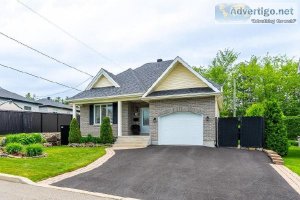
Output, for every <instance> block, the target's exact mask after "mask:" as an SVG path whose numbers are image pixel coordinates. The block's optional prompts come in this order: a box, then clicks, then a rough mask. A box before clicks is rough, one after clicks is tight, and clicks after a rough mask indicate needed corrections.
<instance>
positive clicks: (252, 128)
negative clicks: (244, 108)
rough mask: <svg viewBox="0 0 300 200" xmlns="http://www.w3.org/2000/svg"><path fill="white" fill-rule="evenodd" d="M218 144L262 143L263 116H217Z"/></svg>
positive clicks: (258, 144) (247, 145)
mask: <svg viewBox="0 0 300 200" xmlns="http://www.w3.org/2000/svg"><path fill="white" fill-rule="evenodd" d="M217 120H218V137H217V139H218V146H221V147H237V146H238V143H239V141H240V146H241V147H257V148H261V147H263V145H264V130H265V127H264V118H262V117H241V118H238V117H228V118H218V119H217Z"/></svg>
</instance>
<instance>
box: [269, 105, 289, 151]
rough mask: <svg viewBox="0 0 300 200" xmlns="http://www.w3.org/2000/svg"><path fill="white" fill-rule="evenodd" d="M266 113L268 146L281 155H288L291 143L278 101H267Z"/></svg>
mask: <svg viewBox="0 0 300 200" xmlns="http://www.w3.org/2000/svg"><path fill="white" fill-rule="evenodd" d="M264 115H265V127H266V129H265V139H266V147H267V148H269V149H272V150H273V151H276V152H277V153H278V154H279V155H281V156H283V155H287V153H288V146H289V144H288V139H287V133H286V127H285V125H284V122H283V114H282V111H281V109H280V107H279V105H278V103H277V101H275V100H272V101H268V102H266V104H265V114H264Z"/></svg>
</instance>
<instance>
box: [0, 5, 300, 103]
mask: <svg viewBox="0 0 300 200" xmlns="http://www.w3.org/2000/svg"><path fill="white" fill-rule="evenodd" d="M21 1H22V2H24V3H25V4H27V5H28V6H30V7H32V8H33V9H34V10H36V11H37V12H39V13H41V14H42V15H44V16H46V17H47V18H49V19H50V20H52V21H54V22H55V23H57V24H58V25H59V26H61V27H63V28H64V29H66V30H67V31H69V32H70V33H72V34H73V35H75V36H76V37H78V38H80V39H81V40H82V41H84V42H85V43H88V44H89V45H90V46H92V47H93V48H95V49H97V51H99V52H101V53H102V54H104V55H105V56H107V57H109V58H110V59H111V60H113V62H111V61H108V60H106V59H104V58H103V57H101V56H99V55H97V54H95V53H94V52H92V51H90V50H89V49H87V48H85V47H84V46H82V45H81V44H80V43H78V42H76V41H75V40H73V39H71V38H70V37H68V36H66V35H65V34H64V33H62V32H61V31H59V30H58V29H56V28H54V27H53V26H51V25H50V24H48V23H46V22H45V21H44V20H42V19H41V18H39V17H38V16H37V15H35V14H33V13H32V12H30V11H29V10H27V9H26V8H24V7H23V6H22V5H20V4H19V3H18V2H17V1H12V0H1V8H2V9H1V13H0V18H1V20H0V27H1V31H2V32H4V33H5V34H8V35H10V36H12V37H14V38H16V39H18V40H20V41H22V42H24V43H26V44H30V45H31V46H33V47H35V48H37V49H39V50H41V51H43V52H46V53H48V54H49V55H51V56H53V57H55V58H57V59H59V60H62V61H64V62H66V63H68V64H70V65H72V66H75V67H78V68H80V69H82V70H84V71H87V72H89V73H91V74H96V73H97V71H98V70H99V69H100V68H101V67H104V68H105V69H107V70H109V71H111V72H113V73H115V74H117V73H119V72H121V71H122V70H125V69H127V68H129V67H131V68H136V67H139V66H141V65H142V64H143V63H146V62H152V61H156V59H157V58H162V59H164V60H167V59H173V58H175V57H176V56H180V57H182V58H183V59H184V60H185V61H187V62H188V63H189V64H190V65H193V66H199V65H208V64H209V63H210V62H211V60H212V58H213V57H214V56H215V54H216V53H217V51H218V50H222V49H225V48H231V49H234V50H235V51H237V52H240V58H239V60H246V59H249V58H250V57H251V55H256V56H264V55H266V54H267V53H269V54H270V55H278V54H286V55H287V56H289V57H294V58H295V59H298V58H299V57H300V48H299V44H300V37H299V35H300V25H299V23H298V24H291V25H287V24H261V25H259V24H217V23H215V20H214V6H215V2H214V1H199V0H185V1H180V0H164V1H161V0H160V1H159V0H152V1H145V0H105V1H104V0H64V1H62V0H47V1H38V0H21ZM239 2H241V1H239ZM268 2H278V1H268ZM281 2H282V1H281ZM298 5H299V4H298ZM298 18H299V17H298ZM0 44H1V45H0V61H1V62H0V63H1V64H5V65H8V66H12V67H16V68H19V69H22V70H25V71H28V72H31V73H34V74H38V75H40V76H43V77H45V78H48V79H51V80H54V81H58V82H61V83H64V84H66V85H70V86H76V85H78V84H79V83H81V82H83V81H84V80H86V79H87V78H88V76H86V75H84V74H81V73H79V72H77V71H74V70H71V69H69V68H66V67H65V66H63V65H61V64H58V63H55V62H53V61H51V60H49V59H47V58H45V57H42V56H40V55H38V54H36V53H34V52H32V51H31V50H28V49H26V48H24V47H23V46H20V45H19V44H16V43H15V42H13V41H10V40H8V39H6V38H4V37H3V36H1V35H0ZM85 86H86V85H82V86H81V87H80V89H84V88H85ZM0 87H3V88H5V89H8V90H10V91H13V92H16V93H18V94H21V95H24V94H25V93H27V92H31V93H34V94H36V95H37V96H39V97H44V96H50V95H51V94H54V93H58V92H62V91H65V90H66V88H64V87H61V86H58V85H54V84H51V83H48V82H45V81H43V80H38V79H35V78H32V77H28V76H27V75H22V74H18V73H16V72H14V71H11V70H9V69H3V68H0ZM75 93H76V91H72V90H71V91H68V92H65V93H62V94H59V95H53V96H52V97H55V96H62V97H65V96H72V95H74V94H75Z"/></svg>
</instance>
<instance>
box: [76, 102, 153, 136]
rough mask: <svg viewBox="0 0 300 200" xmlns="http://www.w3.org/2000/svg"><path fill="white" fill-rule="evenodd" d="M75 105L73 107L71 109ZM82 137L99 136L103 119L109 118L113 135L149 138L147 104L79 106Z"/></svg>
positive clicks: (116, 103) (106, 103) (108, 103)
mask: <svg viewBox="0 0 300 200" xmlns="http://www.w3.org/2000/svg"><path fill="white" fill-rule="evenodd" d="M74 107H75V105H73V108H74ZM80 112H81V114H80V118H81V120H80V129H81V133H82V135H88V134H91V135H93V136H99V134H100V124H101V121H102V118H103V117H109V118H110V119H111V123H112V129H113V134H114V136H116V137H122V136H149V133H150V130H149V103H147V102H144V101H140V100H131V101H117V102H94V103H89V104H81V105H80Z"/></svg>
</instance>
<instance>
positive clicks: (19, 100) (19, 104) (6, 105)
mask: <svg viewBox="0 0 300 200" xmlns="http://www.w3.org/2000/svg"><path fill="white" fill-rule="evenodd" d="M39 105H40V104H39V103H37V102H35V101H34V100H31V99H27V98H25V97H23V96H21V95H18V94H16V93H13V92H10V91H8V90H5V89H3V88H1V87H0V110H14V111H32V112H38V111H39Z"/></svg>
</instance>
